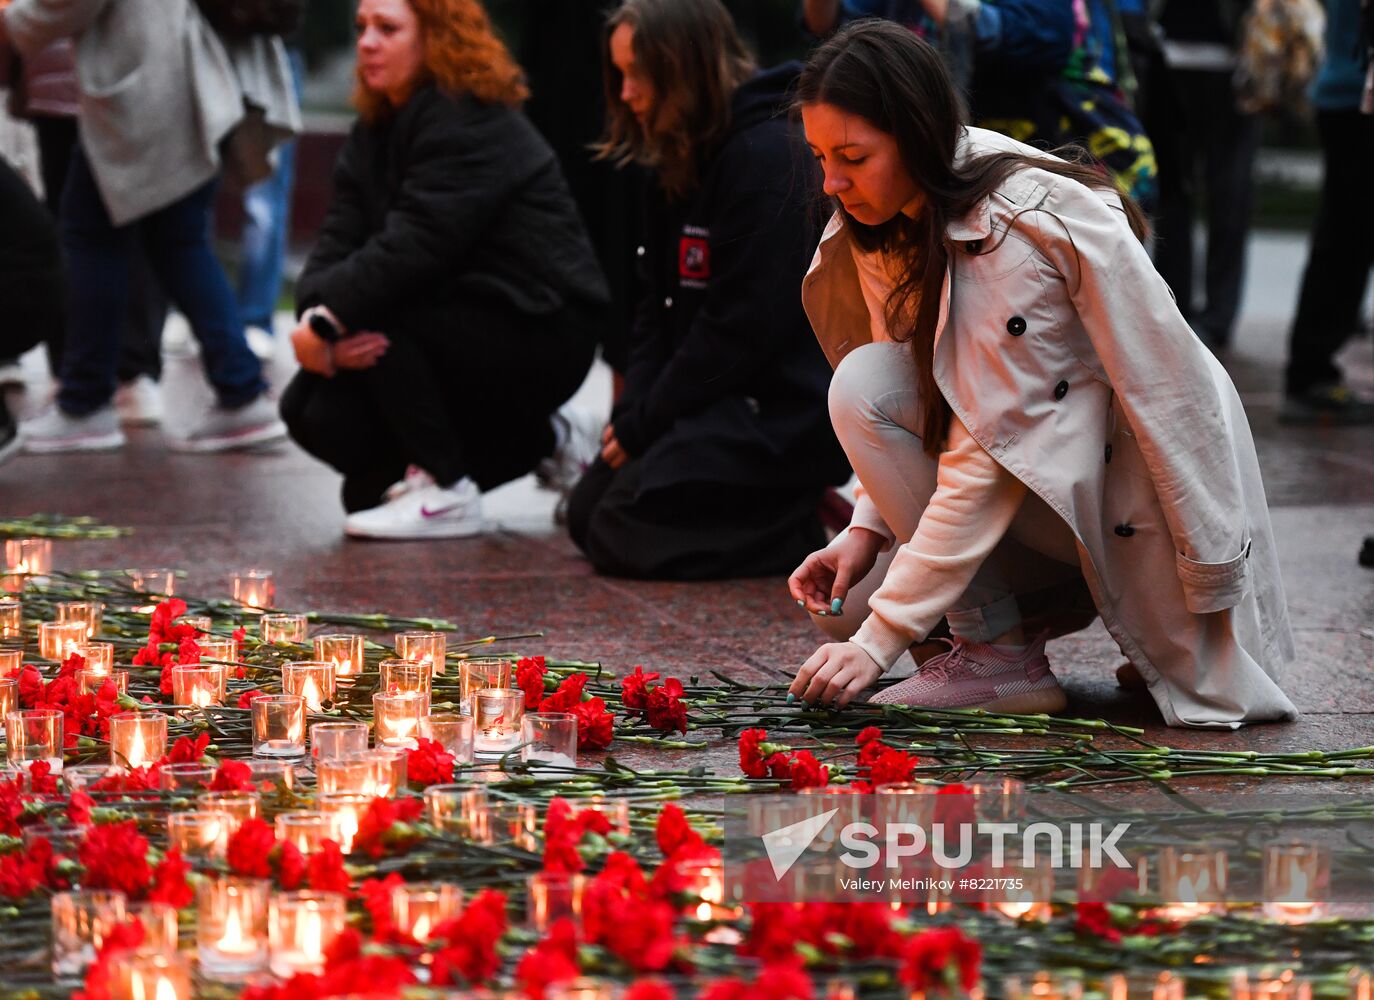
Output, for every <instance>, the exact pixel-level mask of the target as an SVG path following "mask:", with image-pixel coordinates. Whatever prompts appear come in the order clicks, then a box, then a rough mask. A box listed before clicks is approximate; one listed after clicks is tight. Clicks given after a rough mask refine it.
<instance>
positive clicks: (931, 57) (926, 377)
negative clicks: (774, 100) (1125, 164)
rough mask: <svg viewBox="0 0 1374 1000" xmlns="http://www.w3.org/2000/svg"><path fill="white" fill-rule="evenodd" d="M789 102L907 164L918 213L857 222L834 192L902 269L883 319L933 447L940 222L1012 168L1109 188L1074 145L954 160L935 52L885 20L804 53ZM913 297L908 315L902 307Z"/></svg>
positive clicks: (857, 234) (856, 226)
mask: <svg viewBox="0 0 1374 1000" xmlns="http://www.w3.org/2000/svg"><path fill="white" fill-rule="evenodd" d="M797 102H798V104H820V103H824V104H830V105H833V106H835V107H837V108H839V109H840V110H841V111H846V112H848V113H850V114H853V115H858V116H859V117H861V118H863V119H865V120H866V121H868V122H870V123H872V124H873V125H874V126H876V127H877V128H880V129H882V130H883V131H884V132H886V133H888V134H889V135H891V136H892V137H893V138H894V139H895V140H896V142H897V150H898V152H899V154H900V155H901V158H902V163H903V165H904V166H905V168H906V170H907V173H908V174H910V175H911V177H912V179H913V180H914V181H915V182H916V185H917V187H918V188H919V189H920V191H921V194H922V195H923V196H924V206H923V209H922V212H921V215H920V217H919V218H918V219H914V220H913V219H910V218H908V217H907V216H905V215H903V214H900V213H899V214H898V215H897V216H896V217H895V218H893V219H891V220H890V221H888V222H885V223H882V224H881V225H877V226H866V225H864V224H863V223H861V222H859V221H858V220H856V219H855V218H854V217H853V216H851V215H849V213H847V212H845V210H844V207H843V206H842V205H840V204H839V202H838V200H837V201H836V209H837V210H838V211H839V213H840V215H841V217H842V219H843V222H844V226H845V228H846V229H847V230H848V232H849V235H850V238H851V239H852V240H853V241H854V243H855V244H856V245H858V246H859V247H860V249H862V250H865V251H869V252H872V251H882V252H883V253H884V255H888V256H890V257H891V258H892V259H893V260H895V261H897V262H899V265H900V267H899V269H894V270H895V271H896V272H897V273H900V274H901V275H902V277H901V279H900V280H898V281H897V283H896V286H895V287H894V288H893V290H892V295H891V296H890V297H889V299H888V302H887V320H888V328H889V329H890V330H892V332H893V335H894V338H895V339H898V340H909V341H910V342H911V348H912V352H913V354H914V357H915V364H916V389H917V394H918V395H919V397H920V401H921V410H922V414H921V418H922V419H921V440H922V444H923V447H924V448H925V451H926V453H927V454H930V455H936V454H938V453H939V451H940V449H941V448H942V447H943V445H944V442H945V438H946V436H947V435H948V433H949V424H950V408H949V404H948V403H947V402H946V401H945V398H944V397H943V396H942V395H941V394H940V389H939V386H937V385H936V384H935V375H934V370H933V369H934V361H935V358H934V353H935V330H936V326H937V325H938V323H939V315H940V294H941V289H942V286H943V283H944V277H945V268H946V263H947V261H948V259H949V249H948V247H947V244H946V237H945V229H946V226H947V225H948V224H949V223H950V222H952V221H955V220H957V219H960V218H962V217H963V216H964V215H967V214H968V213H969V212H970V211H972V210H973V208H974V207H975V206H976V205H977V204H978V203H979V202H981V201H982V200H984V199H985V198H987V197H988V196H989V195H991V194H992V193H993V192H994V191H995V190H996V189H997V188H998V187H999V186H1001V185H1002V183H1003V182H1005V181H1006V180H1007V178H1008V177H1010V176H1011V175H1012V174H1013V173H1015V172H1016V171H1017V170H1021V169H1024V168H1026V167H1038V168H1040V169H1042V170H1048V171H1050V172H1052V173H1055V174H1059V175H1060V176H1063V177H1068V178H1071V179H1072V180H1075V181H1078V182H1079V183H1081V184H1085V185H1087V186H1088V187H1092V188H1099V189H1108V188H1109V189H1112V190H1116V186H1115V184H1114V183H1113V182H1112V180H1111V178H1110V177H1108V176H1106V175H1105V174H1104V173H1102V172H1101V171H1100V170H1098V169H1097V168H1095V167H1094V166H1093V165H1092V164H1091V163H1090V162H1089V161H1088V160H1087V154H1086V153H1085V152H1084V151H1082V150H1080V149H1078V148H1077V147H1065V148H1063V149H1057V150H1055V151H1054V153H1055V155H1056V156H1058V157H1060V159H1057V160H1056V159H1047V158H1045V157H1038V156H1029V155H1025V154H1022V153H1010V152H1002V153H994V154H991V155H987V156H980V157H977V158H974V159H970V160H968V161H966V162H964V163H956V162H955V151H956V149H957V147H958V143H959V138H960V135H961V133H962V130H963V127H964V126H965V125H966V124H967V122H968V114H967V111H966V110H965V108H964V104H963V101H962V99H961V98H960V96H959V93H958V90H957V89H956V88H955V86H954V84H953V82H952V81H951V79H950V77H949V74H948V72H947V71H946V69H945V66H944V62H943V60H942V59H941V58H940V54H939V53H938V52H937V51H936V50H935V49H934V47H932V46H931V45H929V44H928V43H926V42H925V41H922V40H921V39H920V38H919V37H918V36H917V35H915V34H914V33H913V32H911V31H908V30H906V29H905V28H902V27H899V26H898V25H895V24H893V23H891V22H888V21H877V20H864V21H858V22H856V23H854V24H852V25H850V26H848V27H847V28H845V29H843V30H842V31H840V32H839V33H838V34H836V35H834V36H833V37H832V38H831V39H830V40H829V41H827V42H826V43H825V44H824V45H822V46H820V47H819V48H818V49H817V50H816V51H815V53H814V54H813V55H812V56H811V58H810V60H809V61H808V62H807V64H806V68H805V69H804V70H803V71H802V75H801V79H800V80H799V81H798V84H797ZM1121 201H1122V204H1123V205H1124V206H1125V209H1126V217H1127V219H1128V220H1129V222H1130V226H1131V229H1132V231H1133V232H1134V233H1135V234H1136V236H1137V237H1141V238H1143V236H1144V234H1145V232H1146V228H1147V227H1146V220H1145V215H1144V213H1143V212H1141V210H1140V208H1139V206H1137V205H1136V204H1135V202H1134V201H1132V200H1131V198H1130V197H1128V196H1127V195H1125V194H1124V193H1123V194H1122V195H1121ZM913 302H914V303H915V304H916V309H915V318H914V319H912V317H911V306H912V304H913Z"/></svg>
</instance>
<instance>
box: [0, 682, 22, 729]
mask: <svg viewBox="0 0 1374 1000" xmlns="http://www.w3.org/2000/svg"><path fill="white" fill-rule="evenodd" d="M18 704H19V678H17V677H4V676H0V719H3V718H5V717H6V716H8V715H9V714H10V713H11V712H13V711H14V710H15V706H17V705H18Z"/></svg>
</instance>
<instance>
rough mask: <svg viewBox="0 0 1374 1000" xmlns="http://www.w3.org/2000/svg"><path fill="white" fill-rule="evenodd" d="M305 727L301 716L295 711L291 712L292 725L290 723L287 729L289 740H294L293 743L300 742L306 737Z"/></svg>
mask: <svg viewBox="0 0 1374 1000" xmlns="http://www.w3.org/2000/svg"><path fill="white" fill-rule="evenodd" d="M303 727H304V723H303V722H302V721H301V718H300V716H298V715H296V714H295V713H294V712H292V713H291V725H290V726H289V727H287V730H286V738H287V740H289V741H290V742H292V743H299V742H301V740H302V739H304V738H305V732H304V729H303Z"/></svg>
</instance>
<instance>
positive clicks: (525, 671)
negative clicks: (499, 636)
mask: <svg viewBox="0 0 1374 1000" xmlns="http://www.w3.org/2000/svg"><path fill="white" fill-rule="evenodd" d="M547 672H548V668H546V667H545V666H544V658H543V657H542V656H534V657H524V658H523V659H521V660H519V661H517V662H516V664H515V686H516V687H518V688H519V689H520V690H521V691H524V692H525V711H526V712H538V711H539V710H540V709H539V706H540V704H541V703H542V702H543V700H544V675H545V674H546V673H547Z"/></svg>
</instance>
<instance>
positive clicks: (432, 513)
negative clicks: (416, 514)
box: [420, 504, 458, 517]
mask: <svg viewBox="0 0 1374 1000" xmlns="http://www.w3.org/2000/svg"><path fill="white" fill-rule="evenodd" d="M457 509H458V505H457V504H455V505H454V506H452V507H440V508H439V509H438V510H430V509H429V508H428V507H421V508H420V516H421V517H438V516H439V515H440V514H447V513H448V512H449V511H451V510H457Z"/></svg>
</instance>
